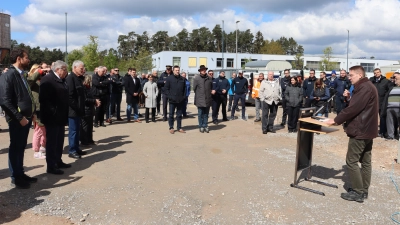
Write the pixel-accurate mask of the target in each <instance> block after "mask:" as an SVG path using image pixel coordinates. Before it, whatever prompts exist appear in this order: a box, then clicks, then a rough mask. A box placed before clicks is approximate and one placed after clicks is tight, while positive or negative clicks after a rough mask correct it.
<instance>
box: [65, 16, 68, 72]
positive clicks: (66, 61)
mask: <svg viewBox="0 0 400 225" xmlns="http://www.w3.org/2000/svg"><path fill="white" fill-rule="evenodd" d="M67 52H68V51H67V13H65V63H66V64H68V53H67Z"/></svg>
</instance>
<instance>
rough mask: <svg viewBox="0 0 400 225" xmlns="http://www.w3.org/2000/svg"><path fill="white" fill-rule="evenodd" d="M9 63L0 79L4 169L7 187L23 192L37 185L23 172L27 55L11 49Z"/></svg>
mask: <svg viewBox="0 0 400 225" xmlns="http://www.w3.org/2000/svg"><path fill="white" fill-rule="evenodd" d="M10 60H11V62H12V65H11V66H10V68H9V70H8V71H7V72H5V73H4V74H2V75H1V76H0V105H1V107H2V108H3V110H4V112H5V116H6V121H7V123H8V127H9V134H10V146H9V149H8V160H9V163H8V166H9V169H10V172H11V184H12V185H15V187H17V188H23V189H26V188H29V187H30V184H31V183H35V182H37V178H33V177H29V176H28V175H26V174H25V171H24V153H25V147H26V143H27V138H28V134H29V128H30V126H31V123H32V119H34V113H35V104H34V102H33V97H32V93H31V90H30V88H29V85H28V82H27V80H26V78H25V72H24V69H27V67H28V66H29V58H28V53H27V52H26V51H25V50H23V49H14V50H12V51H11V53H10Z"/></svg>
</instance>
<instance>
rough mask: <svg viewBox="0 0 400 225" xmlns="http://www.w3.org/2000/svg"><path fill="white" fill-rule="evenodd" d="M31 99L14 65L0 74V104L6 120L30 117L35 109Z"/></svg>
mask: <svg viewBox="0 0 400 225" xmlns="http://www.w3.org/2000/svg"><path fill="white" fill-rule="evenodd" d="M26 85H28V82H26ZM33 101H34V100H33V98H32V95H31V94H29V92H28V89H27V88H26V86H25V84H24V81H23V80H22V78H21V75H20V73H19V72H18V70H17V69H16V68H15V67H14V66H10V69H9V70H8V71H7V72H6V73H4V74H2V75H1V76H0V105H1V108H2V109H3V110H4V111H5V114H6V120H7V121H10V120H17V121H21V120H22V118H23V117H26V118H30V117H32V115H33V113H34V112H35V110H36V109H35V104H34V102H33Z"/></svg>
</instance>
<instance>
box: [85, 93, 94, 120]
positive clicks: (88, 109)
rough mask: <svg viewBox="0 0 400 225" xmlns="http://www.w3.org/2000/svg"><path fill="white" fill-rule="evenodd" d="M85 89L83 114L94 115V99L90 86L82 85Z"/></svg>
mask: <svg viewBox="0 0 400 225" xmlns="http://www.w3.org/2000/svg"><path fill="white" fill-rule="evenodd" d="M83 88H84V90H85V96H86V98H85V116H89V117H90V116H94V112H95V110H94V106H95V104H96V99H95V98H94V97H93V94H92V90H91V87H85V86H84V87H83Z"/></svg>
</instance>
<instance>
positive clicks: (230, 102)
mask: <svg viewBox="0 0 400 225" xmlns="http://www.w3.org/2000/svg"><path fill="white" fill-rule="evenodd" d="M234 98H235V96H234V95H229V97H228V101H229V103H228V110H229V111H230V110H233V109H232V102H233V99H234ZM238 108H239V106H237V107H236V109H238ZM236 109H235V110H236Z"/></svg>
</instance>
